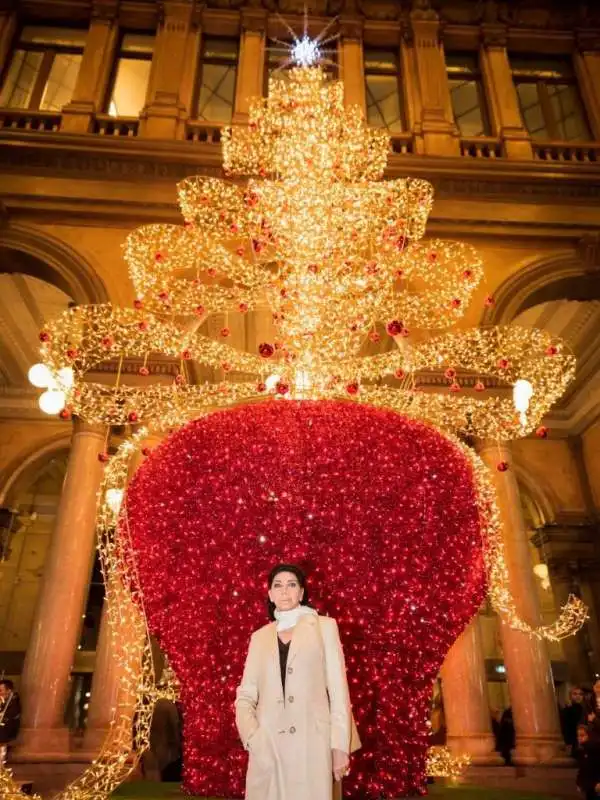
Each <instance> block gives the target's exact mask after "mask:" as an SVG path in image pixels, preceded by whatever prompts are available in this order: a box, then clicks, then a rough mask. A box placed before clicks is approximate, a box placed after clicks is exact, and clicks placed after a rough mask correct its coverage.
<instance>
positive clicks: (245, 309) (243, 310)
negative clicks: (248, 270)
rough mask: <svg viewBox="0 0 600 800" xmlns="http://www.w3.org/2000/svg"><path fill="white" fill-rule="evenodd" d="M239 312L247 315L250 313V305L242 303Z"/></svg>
mask: <svg viewBox="0 0 600 800" xmlns="http://www.w3.org/2000/svg"><path fill="white" fill-rule="evenodd" d="M238 311H239V312H240V314H246V313H247V311H248V303H240V304H239V306H238Z"/></svg>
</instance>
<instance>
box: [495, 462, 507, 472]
mask: <svg viewBox="0 0 600 800" xmlns="http://www.w3.org/2000/svg"><path fill="white" fill-rule="evenodd" d="M496 469H497V470H498V472H506V471H507V469H508V461H499V462H498V463H497V464H496Z"/></svg>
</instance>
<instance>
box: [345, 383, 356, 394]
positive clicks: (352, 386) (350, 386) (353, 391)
mask: <svg viewBox="0 0 600 800" xmlns="http://www.w3.org/2000/svg"><path fill="white" fill-rule="evenodd" d="M346 391H347V392H348V394H349V395H356V394H358V392H359V386H358V383H356V382H355V383H349V384H348V385H347V386H346Z"/></svg>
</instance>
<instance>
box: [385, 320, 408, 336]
mask: <svg viewBox="0 0 600 800" xmlns="http://www.w3.org/2000/svg"><path fill="white" fill-rule="evenodd" d="M385 329H386V331H387V332H388V333H389V335H390V336H400V335H401V333H402V331H403V330H404V323H403V322H401V321H400V320H399V319H393V320H392V321H391V322H388V324H387V325H386V326H385Z"/></svg>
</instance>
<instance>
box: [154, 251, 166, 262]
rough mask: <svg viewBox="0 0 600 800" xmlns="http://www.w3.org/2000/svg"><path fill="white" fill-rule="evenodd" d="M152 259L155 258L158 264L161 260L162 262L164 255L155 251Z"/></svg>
mask: <svg viewBox="0 0 600 800" xmlns="http://www.w3.org/2000/svg"><path fill="white" fill-rule="evenodd" d="M154 260H155V261H156V262H157V263H158V264H160V263H161V262H163V261H164V260H165V257H164V256H163V254H162V253H161V252H160V251H159V252H158V253H155V254H154Z"/></svg>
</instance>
